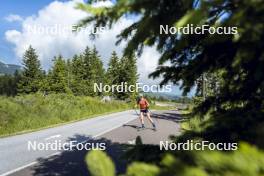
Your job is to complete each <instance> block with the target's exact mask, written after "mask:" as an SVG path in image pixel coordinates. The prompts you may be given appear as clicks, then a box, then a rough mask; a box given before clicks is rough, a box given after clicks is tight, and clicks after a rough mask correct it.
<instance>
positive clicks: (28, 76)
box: [18, 46, 43, 93]
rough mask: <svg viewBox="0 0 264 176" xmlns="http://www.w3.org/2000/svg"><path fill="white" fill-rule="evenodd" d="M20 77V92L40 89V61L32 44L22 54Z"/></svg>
mask: <svg viewBox="0 0 264 176" xmlns="http://www.w3.org/2000/svg"><path fill="white" fill-rule="evenodd" d="M23 66H24V70H23V71H22V78H21V80H20V81H19V84H18V91H19V92H20V93H34V92H37V91H38V90H39V89H40V83H41V79H42V77H43V75H42V70H41V66H40V61H39V60H38V56H37V54H36V51H35V49H33V48H32V46H29V48H28V49H27V50H26V52H25V54H24V56H23Z"/></svg>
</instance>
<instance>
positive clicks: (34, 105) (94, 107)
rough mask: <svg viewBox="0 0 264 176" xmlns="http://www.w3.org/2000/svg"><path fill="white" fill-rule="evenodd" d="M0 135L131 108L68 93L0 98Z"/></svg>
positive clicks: (122, 104)
mask: <svg viewBox="0 0 264 176" xmlns="http://www.w3.org/2000/svg"><path fill="white" fill-rule="evenodd" d="M0 98H1V99H0V136H4V135H10V134H16V133H21V132H26V131H30V130H37V129H40V128H46V127H50V126H54V125H58V124H62V123H67V122H72V121H77V120H81V119H87V118H91V117H95V116H98V115H102V114H105V113H111V112H117V111H123V110H127V109H130V108H131V106H130V105H129V104H128V103H125V102H123V101H118V100H113V101H111V102H102V101H101V99H100V98H98V97H97V98H96V97H95V98H93V97H87V96H74V95H69V94H50V95H47V96H43V95H41V94H31V95H21V96H16V97H4V96H2V97H0Z"/></svg>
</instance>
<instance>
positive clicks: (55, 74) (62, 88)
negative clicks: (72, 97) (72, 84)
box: [47, 55, 70, 93]
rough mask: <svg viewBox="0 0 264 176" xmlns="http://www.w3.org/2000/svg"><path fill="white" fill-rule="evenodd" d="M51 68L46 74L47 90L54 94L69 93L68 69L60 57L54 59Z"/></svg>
mask: <svg viewBox="0 0 264 176" xmlns="http://www.w3.org/2000/svg"><path fill="white" fill-rule="evenodd" d="M53 63H54V64H53V67H52V69H51V70H50V71H49V73H48V78H47V80H48V84H49V88H48V90H49V91H51V92H56V93H59V92H60V93H69V92H70V90H69V82H68V81H69V77H68V75H69V73H68V72H69V70H68V69H69V68H68V67H67V64H66V62H65V60H64V59H63V58H62V56H61V55H59V56H58V57H54V59H53Z"/></svg>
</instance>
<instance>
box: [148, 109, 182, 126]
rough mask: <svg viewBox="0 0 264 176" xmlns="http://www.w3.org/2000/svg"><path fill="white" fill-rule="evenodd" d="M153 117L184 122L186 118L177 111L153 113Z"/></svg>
mask: <svg viewBox="0 0 264 176" xmlns="http://www.w3.org/2000/svg"><path fill="white" fill-rule="evenodd" d="M151 117H152V118H156V119H163V120H169V121H172V122H175V123H179V122H182V121H184V120H186V119H185V118H184V117H183V116H182V115H180V114H178V113H177V112H173V111H171V112H166V113H155V112H154V113H151Z"/></svg>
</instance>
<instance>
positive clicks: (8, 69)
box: [0, 60, 23, 75]
mask: <svg viewBox="0 0 264 176" xmlns="http://www.w3.org/2000/svg"><path fill="white" fill-rule="evenodd" d="M22 68H23V67H22V66H20V65H16V64H6V63H4V62H3V61H1V60H0V75H4V74H8V75H12V74H14V73H15V71H16V70H18V71H21V70H22Z"/></svg>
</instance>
